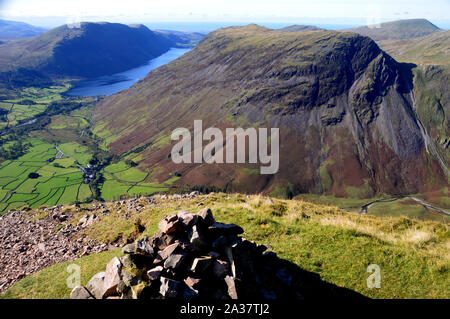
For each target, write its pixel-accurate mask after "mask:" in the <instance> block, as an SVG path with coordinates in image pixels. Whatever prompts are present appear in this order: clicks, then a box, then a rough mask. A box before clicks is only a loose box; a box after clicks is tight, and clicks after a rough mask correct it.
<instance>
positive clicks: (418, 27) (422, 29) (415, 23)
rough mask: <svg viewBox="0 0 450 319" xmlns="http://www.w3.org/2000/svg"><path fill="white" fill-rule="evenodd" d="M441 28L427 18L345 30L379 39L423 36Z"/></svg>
mask: <svg viewBox="0 0 450 319" xmlns="http://www.w3.org/2000/svg"><path fill="white" fill-rule="evenodd" d="M439 30H440V29H439V28H438V27H437V26H435V25H434V24H432V23H431V22H430V21H428V20H426V19H407V20H398V21H392V22H385V23H380V25H379V27H377V26H375V25H373V26H363V27H359V28H352V29H344V30H341V31H344V32H356V33H358V34H361V35H365V36H368V37H371V38H372V39H374V40H375V41H379V40H401V39H409V38H416V37H421V36H424V35H427V34H431V33H434V32H437V31H439Z"/></svg>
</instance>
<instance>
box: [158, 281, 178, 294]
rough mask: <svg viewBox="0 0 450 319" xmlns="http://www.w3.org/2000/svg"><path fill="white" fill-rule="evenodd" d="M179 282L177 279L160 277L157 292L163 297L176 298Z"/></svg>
mask: <svg viewBox="0 0 450 319" xmlns="http://www.w3.org/2000/svg"><path fill="white" fill-rule="evenodd" d="M179 286H180V283H179V282H178V281H175V280H172V279H169V278H165V277H161V286H160V287H159V293H160V294H161V296H163V297H165V298H176V297H177V296H178V288H179Z"/></svg>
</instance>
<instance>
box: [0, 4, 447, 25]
mask: <svg viewBox="0 0 450 319" xmlns="http://www.w3.org/2000/svg"><path fill="white" fill-rule="evenodd" d="M0 17H2V18H4V19H8V18H10V19H11V20H22V21H25V22H27V21H38V22H39V21H42V23H44V22H45V21H46V22H45V23H49V22H48V21H51V20H52V19H53V21H55V22H54V23H60V22H61V21H63V20H69V21H80V20H81V21H111V22H127V23H145V22H163V21H178V22H189V21H194V22H202V21H203V22H208V21H209V22H213V21H214V22H217V21H240V22H256V23H257V22H259V21H264V22H296V21H299V20H300V21H301V20H303V21H305V22H307V23H308V22H313V21H315V20H317V21H322V22H323V21H330V23H331V24H333V23H339V24H345V23H346V21H347V22H350V21H353V23H356V21H358V23H360V22H365V21H367V23H377V22H383V21H390V20H398V19H410V18H426V19H428V20H430V21H432V22H435V23H449V24H450V18H449V17H450V0H428V1H424V0H342V1H339V0H158V1H155V0H126V1H124V0H76V1H67V0H0ZM56 21H58V22H56ZM42 23H41V24H42ZM34 24H36V23H34ZM349 24H350V23H349Z"/></svg>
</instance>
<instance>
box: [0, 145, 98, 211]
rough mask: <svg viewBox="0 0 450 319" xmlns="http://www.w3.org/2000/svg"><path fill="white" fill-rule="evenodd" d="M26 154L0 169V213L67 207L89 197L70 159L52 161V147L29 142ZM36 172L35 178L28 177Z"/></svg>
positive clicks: (54, 148) (89, 194)
mask: <svg viewBox="0 0 450 319" xmlns="http://www.w3.org/2000/svg"><path fill="white" fill-rule="evenodd" d="M29 142H30V143H31V145H32V147H31V148H30V150H29V152H28V153H27V154H25V155H24V156H22V157H20V158H18V159H17V160H14V161H10V160H8V161H5V162H3V163H1V167H0V184H1V189H0V197H1V200H0V211H5V210H8V209H12V208H18V207H22V206H30V207H32V208H34V207H39V206H40V205H43V204H45V205H48V206H52V205H57V204H69V203H73V202H76V201H84V200H86V199H87V198H89V197H90V196H91V195H92V192H91V190H90V188H89V185H87V184H83V183H82V181H83V175H82V172H81V171H80V170H79V169H78V168H77V166H76V165H75V160H74V159H73V158H70V157H63V158H55V155H56V154H57V153H58V151H57V150H56V147H55V145H51V144H49V143H46V142H43V141H41V140H37V139H30V141H29ZM31 173H36V174H38V175H36V176H30V174H31Z"/></svg>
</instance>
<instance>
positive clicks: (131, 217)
mask: <svg viewBox="0 0 450 319" xmlns="http://www.w3.org/2000/svg"><path fill="white" fill-rule="evenodd" d="M156 199H157V204H156V205H153V204H149V202H148V201H147V200H145V198H142V199H141V200H138V206H140V207H142V208H141V209H140V211H137V210H133V209H132V210H129V211H128V213H127V214H124V213H123V211H124V209H125V207H126V205H127V203H123V204H120V203H106V205H107V207H106V208H107V209H109V210H110V211H111V212H110V213H109V214H107V215H98V216H99V221H98V222H97V223H94V224H93V225H91V226H90V227H88V228H87V229H86V230H85V234H86V235H88V236H89V237H90V238H96V239H99V240H101V241H102V242H120V241H122V240H123V241H127V240H133V239H134V238H136V224H139V225H141V226H144V227H145V230H144V231H143V232H142V233H141V234H140V235H138V236H144V235H149V236H151V235H153V233H154V232H155V231H156V230H157V225H158V222H159V220H160V219H161V218H162V217H163V216H164V215H169V214H173V213H175V212H177V211H178V210H179V209H184V210H187V211H190V212H197V211H198V210H199V209H200V208H201V207H204V206H209V207H211V209H212V211H213V213H214V215H215V217H216V219H217V220H218V221H221V222H233V223H237V224H239V225H241V226H242V227H243V228H244V230H245V233H244V234H243V236H244V237H245V238H247V239H250V240H254V241H256V242H257V243H265V244H269V245H271V247H272V249H273V250H274V251H275V252H276V253H277V254H278V255H279V256H280V257H281V258H284V259H287V260H289V261H291V262H293V263H295V264H297V265H298V266H299V267H301V268H303V269H305V270H307V271H310V272H313V273H316V274H318V275H320V277H321V279H322V280H324V281H326V282H329V283H332V284H335V285H337V286H340V287H346V288H349V289H352V290H354V291H357V292H359V293H361V294H363V295H366V296H369V297H372V298H450V294H449V291H448V284H449V282H448V278H449V272H450V255H449V251H450V250H449V247H450V229H449V226H448V225H446V224H440V223H435V222H421V221H414V220H411V219H407V218H380V217H374V216H368V215H358V214H354V213H346V212H343V211H341V210H339V209H338V208H336V207H332V206H324V205H317V204H312V203H309V202H305V201H299V200H290V201H288V200H278V199H273V201H272V200H270V199H268V198H266V197H261V196H245V195H239V194H220V193H216V194H210V195H201V196H198V197H194V198H193V199H171V200H165V199H161V198H159V197H158V196H157V197H156ZM120 210H122V212H119V211H120ZM65 211H66V212H68V211H72V212H73V214H75V216H76V218H75V219H74V220H73V222H77V221H78V218H80V217H81V216H83V215H85V214H86V212H78V213H77V212H75V209H74V208H73V207H72V208H68V209H66V210H65ZM92 213H95V211H92V212H90V213H89V214H92ZM116 254H120V251H118V250H116V251H111V252H107V253H103V254H100V255H93V256H87V257H83V258H80V259H78V260H76V261H75V263H76V264H79V265H81V267H82V282H81V283H82V284H86V282H87V281H88V279H89V278H90V277H91V276H92V275H93V274H95V273H96V272H98V271H101V270H103V269H104V267H105V265H106V263H107V262H108V261H109V259H110V258H111V257H112V256H113V255H116ZM370 264H377V265H379V266H380V268H381V288H380V289H369V288H367V285H366V280H367V277H368V276H369V275H370V274H369V273H367V267H368V266H369V265H370ZM66 266H67V263H66V264H59V265H54V266H51V267H49V268H47V269H44V270H42V271H40V272H39V273H37V274H34V275H31V276H29V277H26V278H24V279H22V280H21V281H20V282H18V283H16V284H15V285H14V286H12V287H11V288H10V289H9V290H7V292H6V293H5V294H4V295H3V298H68V296H69V293H70V289H68V288H67V287H66V286H65V280H66V278H67V276H68V274H67V273H66Z"/></svg>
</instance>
